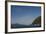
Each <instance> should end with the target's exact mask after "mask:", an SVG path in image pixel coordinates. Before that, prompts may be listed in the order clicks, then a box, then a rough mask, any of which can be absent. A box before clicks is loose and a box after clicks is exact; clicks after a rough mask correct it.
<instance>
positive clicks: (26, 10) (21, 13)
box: [11, 5, 41, 25]
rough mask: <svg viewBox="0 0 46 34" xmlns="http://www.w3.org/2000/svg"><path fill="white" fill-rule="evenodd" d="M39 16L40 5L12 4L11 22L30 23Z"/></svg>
mask: <svg viewBox="0 0 46 34" xmlns="http://www.w3.org/2000/svg"><path fill="white" fill-rule="evenodd" d="M38 16H41V7H39V6H17V5H11V24H23V25H30V24H32V22H33V21H34V20H35V19H36V18H37V17H38Z"/></svg>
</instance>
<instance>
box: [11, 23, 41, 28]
mask: <svg viewBox="0 0 46 34" xmlns="http://www.w3.org/2000/svg"><path fill="white" fill-rule="evenodd" d="M36 27H41V24H30V25H22V24H11V28H36Z"/></svg>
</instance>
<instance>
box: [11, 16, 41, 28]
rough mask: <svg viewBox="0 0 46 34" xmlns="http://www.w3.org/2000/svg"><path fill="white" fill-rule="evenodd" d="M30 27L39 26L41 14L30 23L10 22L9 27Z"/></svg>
mask: <svg viewBox="0 0 46 34" xmlns="http://www.w3.org/2000/svg"><path fill="white" fill-rule="evenodd" d="M32 27H41V16H39V17H37V18H36V19H35V20H34V21H33V22H32V24H30V25H22V24H18V23H17V24H11V28H32Z"/></svg>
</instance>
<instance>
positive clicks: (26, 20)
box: [12, 16, 33, 25]
mask: <svg viewBox="0 0 46 34" xmlns="http://www.w3.org/2000/svg"><path fill="white" fill-rule="evenodd" d="M32 21H33V18H32V16H24V17H19V18H14V19H13V20H12V23H14V24H16V23H18V24H23V25H30V24H32Z"/></svg>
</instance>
